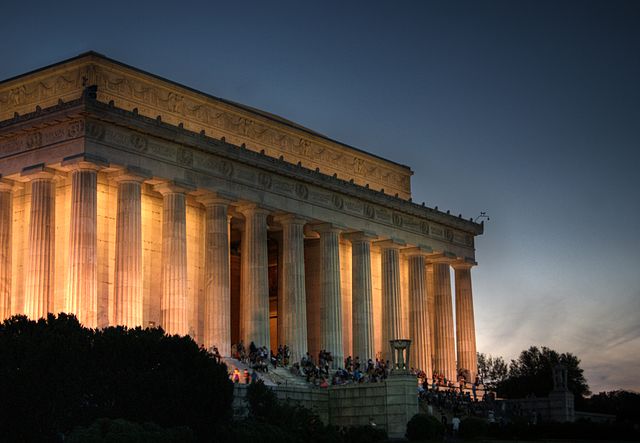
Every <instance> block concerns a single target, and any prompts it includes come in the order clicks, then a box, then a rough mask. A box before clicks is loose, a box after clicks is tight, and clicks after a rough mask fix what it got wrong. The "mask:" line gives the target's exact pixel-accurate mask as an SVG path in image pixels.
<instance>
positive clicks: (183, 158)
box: [177, 148, 193, 166]
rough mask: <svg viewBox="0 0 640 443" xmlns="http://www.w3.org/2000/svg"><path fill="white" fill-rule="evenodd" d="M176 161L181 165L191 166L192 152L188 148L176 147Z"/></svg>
mask: <svg viewBox="0 0 640 443" xmlns="http://www.w3.org/2000/svg"><path fill="white" fill-rule="evenodd" d="M177 157H178V158H177V161H178V164H179V165H182V166H193V152H192V151H191V150H190V149H185V148H178V155H177Z"/></svg>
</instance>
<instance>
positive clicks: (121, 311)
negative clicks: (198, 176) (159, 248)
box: [114, 172, 145, 328]
mask: <svg viewBox="0 0 640 443" xmlns="http://www.w3.org/2000/svg"><path fill="white" fill-rule="evenodd" d="M114 180H115V181H116V182H117V183H118V208H117V220H116V254H115V256H116V257H115V258H116V263H115V319H114V320H115V324H116V325H124V326H128V327H130V328H134V327H136V326H142V312H143V296H142V206H141V188H142V182H143V181H144V180H145V177H142V176H140V175H137V174H132V173H129V172H125V173H123V174H121V175H118V176H117V177H115V178H114Z"/></svg>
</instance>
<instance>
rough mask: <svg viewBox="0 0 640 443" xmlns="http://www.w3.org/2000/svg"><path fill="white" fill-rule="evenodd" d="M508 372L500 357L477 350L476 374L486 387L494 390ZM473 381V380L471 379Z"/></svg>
mask: <svg viewBox="0 0 640 443" xmlns="http://www.w3.org/2000/svg"><path fill="white" fill-rule="evenodd" d="M508 373H509V367H508V366H507V364H506V363H505V362H504V359H503V358H502V357H493V356H491V355H487V354H484V353H482V352H478V376H479V377H480V378H481V380H482V382H483V383H484V385H485V386H486V387H488V388H489V389H491V390H495V389H496V387H497V386H498V384H500V383H501V382H502V381H503V380H504V379H505V378H507V374H508ZM471 381H473V380H471Z"/></svg>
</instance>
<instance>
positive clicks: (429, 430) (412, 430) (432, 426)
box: [405, 414, 445, 441]
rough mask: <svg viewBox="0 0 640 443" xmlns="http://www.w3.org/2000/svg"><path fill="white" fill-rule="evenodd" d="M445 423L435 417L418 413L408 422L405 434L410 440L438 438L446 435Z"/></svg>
mask: <svg viewBox="0 0 640 443" xmlns="http://www.w3.org/2000/svg"><path fill="white" fill-rule="evenodd" d="M444 431H445V429H444V425H443V424H442V423H440V422H439V421H438V420H437V419H435V418H434V417H431V416H429V415H426V414H416V415H414V416H413V417H411V420H409V423H407V432H406V434H405V436H406V437H407V438H408V439H409V440H412V441H413V440H436V439H440V438H442V437H443V436H444Z"/></svg>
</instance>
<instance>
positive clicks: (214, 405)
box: [0, 314, 233, 441]
mask: <svg viewBox="0 0 640 443" xmlns="http://www.w3.org/2000/svg"><path fill="white" fill-rule="evenodd" d="M232 396H233V385H232V384H231V382H230V381H229V379H228V375H227V369H226V366H225V365H224V364H220V363H217V362H216V361H215V359H214V358H213V356H212V355H210V354H208V353H207V352H206V351H204V350H202V349H199V348H198V345H197V344H196V343H195V342H194V341H193V340H192V339H191V338H189V337H179V336H169V335H166V334H165V333H164V331H162V329H144V330H143V329H141V328H136V329H127V328H124V327H116V328H106V329H104V330H92V329H87V328H83V327H82V326H81V325H80V324H79V323H78V320H77V319H76V318H75V317H74V316H72V315H66V314H60V315H59V316H58V317H56V316H54V315H49V316H48V317H47V318H46V319H40V320H38V321H37V322H36V321H32V320H29V319H27V318H26V317H24V316H15V317H12V318H10V319H8V320H6V321H5V322H4V323H2V324H1V325H0V404H2V407H1V409H2V413H1V414H0V436H2V439H3V440H9V441H11V440H17V441H31V440H38V441H47V440H55V439H58V438H59V435H61V434H64V433H68V432H69V431H70V430H71V429H73V428H74V427H76V426H78V425H82V426H87V425H89V424H91V423H92V422H94V421H95V420H96V419H97V418H100V417H107V418H112V419H115V418H123V419H125V420H130V421H132V422H138V423H144V422H153V423H156V424H157V425H159V426H162V427H179V426H186V427H189V428H190V429H192V430H193V431H194V432H195V434H196V435H197V436H205V435H209V434H210V433H211V432H213V430H214V428H215V427H216V425H217V424H218V423H220V422H225V421H227V420H228V419H230V417H231V401H232Z"/></svg>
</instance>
